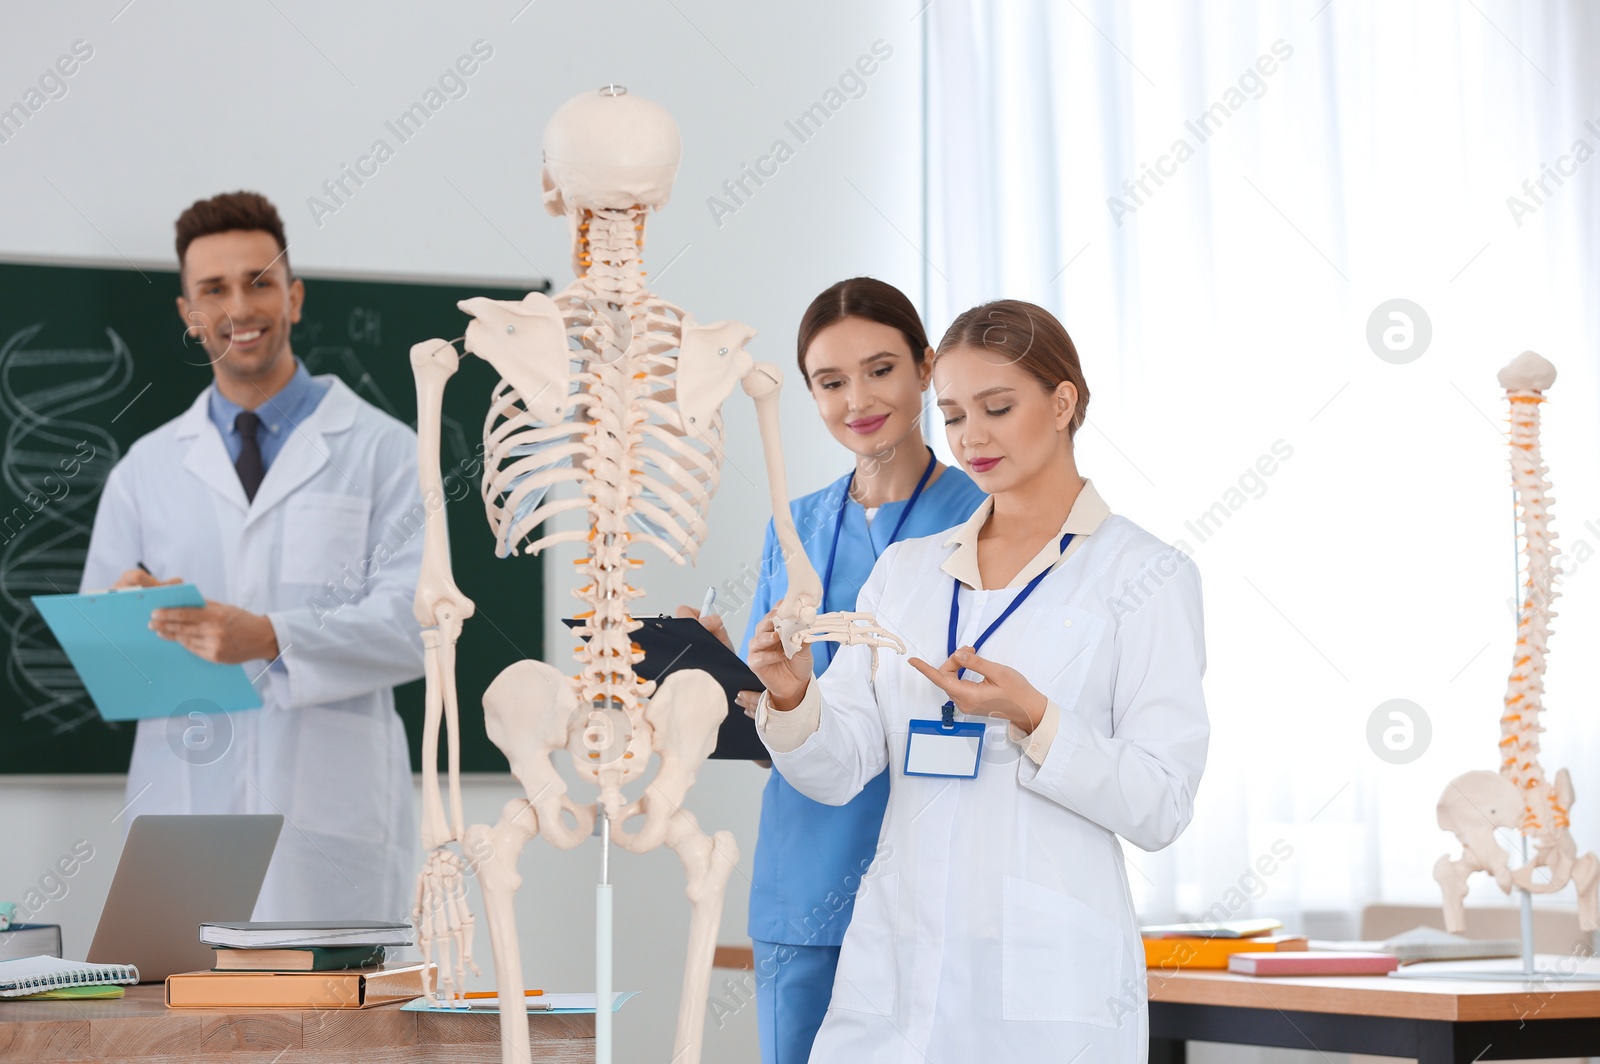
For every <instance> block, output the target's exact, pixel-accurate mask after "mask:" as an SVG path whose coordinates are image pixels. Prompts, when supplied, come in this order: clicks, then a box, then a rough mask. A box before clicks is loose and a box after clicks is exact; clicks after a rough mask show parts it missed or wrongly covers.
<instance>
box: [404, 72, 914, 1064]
mask: <svg viewBox="0 0 1600 1064" xmlns="http://www.w3.org/2000/svg"><path fill="white" fill-rule="evenodd" d="M678 153H679V147H678V129H677V126H676V124H675V123H674V122H673V120H672V117H671V116H670V115H669V114H668V113H667V112H666V111H665V110H664V109H663V108H662V107H661V106H660V105H658V104H655V103H653V102H651V101H649V100H646V99H643V98H641V97H639V96H636V95H629V94H628V92H627V90H626V89H624V88H622V87H621V86H616V85H611V86H607V87H605V88H602V89H600V90H599V91H598V92H591V93H584V94H582V95H580V96H577V97H574V98H573V99H571V100H569V101H568V102H567V103H566V104H564V105H563V106H562V107H561V108H560V109H559V110H558V111H557V112H556V113H555V115H554V116H553V117H552V118H551V120H550V123H549V125H548V126H547V127H546V129H545V135H544V176H543V181H544V202H545V206H546V208H547V209H548V210H549V211H550V213H551V214H554V215H565V216H566V218H567V222H568V226H569V228H570V231H571V234H572V254H573V269H574V272H575V273H576V274H577V275H578V276H577V279H576V280H575V281H573V282H572V284H570V285H568V286H567V287H566V288H565V289H563V290H562V291H560V292H558V293H556V295H555V296H554V297H547V296H544V295H542V294H539V293H530V294H529V295H528V296H526V297H525V298H524V299H522V300H521V301H520V302H504V301H497V300H491V299H486V298H481V297H480V298H474V299H468V300H464V301H462V302H461V303H460V304H459V306H460V307H461V309H462V310H464V311H466V312H467V313H469V314H471V315H472V317H473V320H472V321H471V322H470V323H469V324H468V326H467V330H466V336H465V338H464V339H465V344H464V347H465V350H466V352H467V353H468V354H472V355H476V356H478V357H479V358H482V359H483V360H485V361H486V362H488V363H489V364H490V365H491V366H493V367H494V369H495V371H496V372H497V373H498V374H499V376H500V381H499V383H498V384H496V386H495V388H494V392H493V395H492V396H491V398H490V404H489V412H488V416H487V419H486V420H485V423H484V453H485V458H484V472H483V485H482V488H483V499H484V503H485V506H486V507H487V511H488V519H489V525H490V527H491V529H492V530H493V532H494V536H495V542H496V547H497V550H498V552H499V553H500V555H501V556H503V557H504V556H508V555H515V554H518V553H523V554H534V555H536V554H538V553H539V552H540V551H542V550H544V549H545V548H547V547H550V546H553V545H554V544H557V543H581V544H583V545H584V550H585V554H584V556H583V557H582V558H580V559H578V560H577V561H576V562H575V563H574V564H575V566H576V567H577V571H578V573H579V574H580V580H581V583H582V586H581V587H579V588H578V589H577V590H576V591H575V592H574V594H575V595H576V596H577V598H578V599H579V600H580V601H581V602H582V604H583V605H582V606H581V607H580V610H581V612H579V613H578V617H579V618H580V619H581V620H582V622H583V624H582V626H581V627H579V628H577V629H576V630H575V634H576V635H578V636H581V637H585V641H584V642H581V643H579V645H578V646H577V648H576V650H575V652H574V656H575V657H576V659H577V661H578V666H579V668H578V671H577V673H576V674H575V675H571V676H569V675H565V674H563V673H562V672H561V670H559V669H557V668H556V667H555V666H553V665H549V664H547V663H545V662H542V661H520V662H517V663H515V664H513V665H511V666H510V667H508V668H507V669H505V670H504V671H503V672H501V673H500V675H499V676H498V677H496V679H495V681H494V682H493V683H492V684H490V685H489V688H488V690H487V691H486V692H484V696H483V708H484V714H485V723H486V726H487V730H488V734H489V738H490V739H491V740H493V742H494V743H495V745H496V746H498V747H499V748H500V750H501V751H502V752H503V753H504V754H505V755H506V758H507V760H508V761H509V762H510V763H511V772H512V775H513V776H515V777H516V779H517V780H518V782H520V783H521V784H522V786H523V789H524V791H525V793H526V798H518V799H516V800H514V801H512V802H508V803H507V804H506V806H505V808H504V809H503V810H502V812H501V815H500V819H499V821H498V822H497V823H495V824H493V825H485V824H474V825H471V826H470V827H469V826H467V825H466V824H465V823H464V819H463V815H462V806H461V787H460V779H459V771H458V767H459V757H458V739H457V735H458V726H457V725H458V707H457V700H456V689H455V645H456V640H457V639H458V637H459V636H460V634H461V630H462V627H463V625H464V624H465V622H466V621H467V619H468V618H470V617H471V616H472V613H473V603H472V600H471V599H469V598H467V596H466V595H464V594H463V593H462V592H461V589H460V588H458V587H457V586H456V585H455V582H454V580H453V579H452V576H451V569H450V550H449V540H448V533H447V529H446V523H445V514H444V511H443V508H442V506H432V507H429V508H428V513H427V524H426V533H425V548H424V560H423V563H422V575H421V579H420V581H419V583H418V586H417V596H416V616H417V620H418V621H419V622H420V623H421V624H422V625H423V626H424V631H423V643H424V645H425V647H426V651H427V674H426V688H427V694H426V717H425V723H424V731H423V747H422V761H423V765H422V770H423V819H422V842H423V846H424V848H425V849H426V851H427V862H426V866H425V869H424V871H423V873H422V876H421V877H420V880H419V883H418V887H417V904H416V912H415V914H414V915H415V918H416V921H417V926H418V935H419V940H420V942H421V945H422V949H423V953H424V956H425V957H426V958H429V959H436V960H438V962H439V967H440V985H441V988H442V990H443V992H444V994H445V995H446V996H451V995H453V994H455V993H459V992H460V991H461V990H462V989H463V987H462V984H463V982H464V980H465V972H466V968H467V967H468V966H469V965H472V959H471V941H472V930H473V923H472V919H473V918H472V915H471V912H470V910H469V909H468V907H467V904H466V899H465V896H464V895H465V883H466V872H467V869H468V866H469V864H470V865H471V866H472V868H473V870H474V871H475V872H476V875H477V878H478V881H479V884H480V886H481V889H482V892H483V897H484V907H485V911H486V914H487V917H488V921H489V934H490V941H491V944H492V947H493V951H494V968H495V983H496V986H497V987H498V988H499V989H500V990H501V991H502V992H504V991H511V993H506V994H505V996H504V997H503V998H502V999H501V1009H500V1030H501V1053H502V1059H503V1061H504V1062H505V1064H511V1062H513V1061H520V1060H526V1059H527V1058H528V1020H527V1011H526V1008H525V1005H524V1002H523V1000H522V997H521V995H520V994H519V993H517V992H516V991H517V990H519V989H520V988H521V987H522V985H523V982H522V964H521V959H520V956H519V954H518V948H517V933H516V923H515V920H514V915H513V900H514V896H515V893H516V891H517V889H518V887H519V886H520V885H521V877H520V876H519V875H518V873H517V867H516V866H517V858H518V856H519V854H520V853H521V851H522V847H523V846H524V845H525V844H526V843H527V842H528V841H529V840H530V839H532V838H534V837H535V836H539V837H542V838H544V839H545V840H546V841H547V842H550V843H552V844H553V845H555V846H558V847H560V848H562V849H571V848H573V847H576V846H578V845H579V844H581V843H582V842H584V840H586V839H588V838H590V837H591V836H592V835H593V834H594V831H595V826H596V823H597V822H598V823H599V824H600V826H601V828H602V831H601V842H600V845H601V847H602V867H605V864H604V848H605V847H606V846H607V845H608V843H607V840H608V839H610V840H614V841H615V842H616V843H617V844H618V845H619V846H621V847H622V848H623V849H625V850H627V851H629V852H631V853H644V852H646V851H648V850H652V849H655V848H656V847H658V846H661V845H663V844H665V845H667V846H670V847H671V848H672V849H673V850H674V851H675V852H676V853H677V854H678V857H679V859H680V860H681V861H682V862H683V866H684V869H685V871H686V873H687V875H688V896H689V901H690V903H691V917H690V926H689V952H688V959H687V961H686V962H685V970H684V978H683V993H682V997H681V999H680V1003H679V1010H678V1026H677V1034H676V1036H675V1040H674V1046H673V1055H672V1060H673V1061H674V1062H675V1064H695V1062H696V1061H698V1060H699V1059H700V1048H701V1040H702V1035H703V1032H704V1017H705V1007H706V995H707V993H708V991H709V987H710V980H711V960H712V953H713V951H714V949H715V945H716V933H717V927H718V924H719V921H720V918H721V912H722V900H723V894H724V890H725V888H726V885H727V880H728V875H729V873H730V872H731V871H732V870H733V867H734V865H735V864H736V863H737V861H738V858H739V852H738V847H737V845H736V844H735V842H734V839H733V836H732V835H731V834H730V833H729V832H726V831H719V832H717V833H716V834H715V835H707V834H706V833H705V832H704V831H703V830H702V829H701V828H700V826H699V824H698V822H697V821H696V819H695V817H694V815H693V814H691V813H689V812H688V811H687V810H685V809H683V808H682V807H683V802H684V797H685V795H686V794H687V793H688V791H689V788H690V787H691V786H692V785H693V784H694V780H695V776H696V774H697V773H698V772H699V769H700V766H701V764H702V763H703V762H704V761H705V759H706V758H707V757H708V756H709V755H710V753H711V751H712V749H713V747H714V746H715V744H716V737H717V729H718V726H719V725H720V724H721V722H722V720H723V717H724V716H725V715H726V713H727V699H726V697H725V695H724V694H723V691H722V688H721V687H720V686H719V685H718V684H717V682H716V681H715V680H713V679H712V678H711V677H710V676H709V675H708V674H706V673H704V672H702V671H699V670H693V669H686V670H680V671H677V672H674V673H673V674H672V675H670V676H669V677H668V678H667V679H665V680H663V681H662V682H661V683H660V684H659V685H657V684H655V683H653V682H650V681H646V680H643V679H640V678H639V677H638V676H637V675H636V674H635V673H634V666H635V665H636V664H637V663H638V662H639V661H640V660H642V658H643V655H642V653H641V652H640V650H639V647H638V645H637V644H636V643H634V642H633V641H632V637H631V633H632V632H634V631H635V630H637V629H638V628H639V627H640V622H639V621H636V620H634V619H633V617H632V616H631V615H630V614H629V612H628V608H629V603H630V602H631V601H632V600H633V599H636V598H638V597H639V596H640V595H642V594H643V592H642V591H640V590H639V589H638V588H637V587H635V586H633V584H632V583H631V582H630V577H631V576H632V575H633V573H634V570H635V569H636V568H637V567H638V566H640V565H642V564H643V560H642V559H640V558H637V557H633V556H632V552H633V551H634V550H635V548H641V547H646V546H648V547H652V548H655V549H656V550H657V551H659V552H661V553H662V554H664V555H665V556H666V557H668V558H670V559H671V560H672V561H673V562H674V563H676V564H679V565H683V564H687V563H688V562H690V561H692V560H693V559H694V557H695V555H696V552H697V551H698V550H699V547H700V545H701V543H702V542H703V541H704V539H705V535H706V524H705V517H706V512H707V509H708V507H709V505H710V502H711V496H712V494H713V493H714V492H715V491H716V489H717V485H718V482H719V478H720V471H721V464H722V452H723V438H722V435H723V423H722V414H721V406H722V402H723V400H724V399H726V398H727V397H728V395H729V394H730V393H731V392H732V390H733V388H734V386H735V385H736V384H742V385H743V387H744V390H745V392H746V393H748V394H749V395H750V396H751V397H752V398H753V399H754V400H755V403H756V409H757V415H758V419H759V424H760V430H761V443H762V449H763V451H764V453H765V457H766V465H767V475H768V480H769V487H770V491H771V496H772V507H773V519H774V522H775V526H776V531H777V535H778V537H779V540H780V542H781V543H782V545H783V547H784V551H785V557H786V558H787V559H788V568H789V576H790V581H789V583H790V593H789V595H788V596H787V597H786V598H785V600H784V602H783V604H782V606H781V607H780V608H779V611H778V618H777V625H778V629H779V631H780V632H781V633H782V634H783V637H784V640H785V646H786V648H787V649H788V651H789V653H791V654H793V653H795V652H796V651H798V650H799V648H800V647H801V645H802V644H804V643H810V642H814V641H819V640H827V641H833V642H840V643H864V644H869V645H871V646H873V647H879V646H891V647H894V648H895V649H897V650H902V651H903V649H904V648H903V647H902V646H901V645H900V642H899V640H898V639H896V638H894V637H893V636H892V635H890V634H888V633H886V632H884V631H882V630H881V629H880V628H879V627H878V626H877V624H876V622H875V621H874V619H873V618H871V617H869V616H865V615H861V614H854V613H832V614H826V615H820V616H819V615H818V613H817V607H818V604H819V603H820V601H821V598H822V584H821V581H820V579H819V578H818V576H817V574H816V572H815V571H814V570H812V568H811V566H810V564H809V563H808V562H807V560H806V554H805V551H804V549H803V548H802V546H801V543H800V539H799V536H798V534H797V533H796V531H795V528H794V524H793V521H792V520H791V518H790V513H789V507H788V503H787V499H788V490H787V487H786V485H785V483H784V469H783V457H782V453H781V451H780V449H779V437H778V388H779V387H780V385H781V382H782V375H781V374H780V372H779V371H778V369H777V367H775V366H773V365H770V364H768V363H764V362H756V361H754V360H753V359H752V358H751V356H750V354H749V353H748V352H747V351H746V350H745V344H746V343H748V342H749V340H750V339H751V337H752V336H754V335H755V334H754V331H753V330H752V329H750V328H748V327H747V326H744V325H741V324H739V323H737V322H715V323H712V324H705V325H702V324H700V323H699V322H697V321H695V319H694V317H693V316H692V315H691V314H689V313H688V312H687V311H685V310H683V309H681V308H679V307H676V306H674V305H673V304H671V303H668V302H666V301H665V300H663V299H661V298H659V297H658V296H656V295H655V294H654V293H652V292H651V291H650V290H649V289H648V288H646V287H645V283H644V282H645V271H644V269H643V262H642V259H641V250H642V248H643V245H644V227H645V220H646V217H647V216H648V214H649V212H650V211H652V210H657V209H659V208H661V207H662V206H664V205H665V204H666V202H667V199H668V196H669V195H670V193H671V189H672V180H673V177H674V176H675V175H676V173H677V168H678ZM459 357H460V356H459V355H458V354H457V352H456V350H455V347H454V346H453V345H452V344H451V343H450V342H448V341H444V340H428V341H425V342H423V343H420V344H417V345H415V346H413V347H412V349H411V364H412V367H413V371H414V373H415V376H416V381H417V411H418V414H417V418H418V421H417V437H418V446H419V448H420V457H421V465H420V470H421V473H420V477H421V482H422V483H421V487H422V492H423V497H424V498H425V499H426V498H437V499H439V500H442V499H443V498H444V493H443V483H442V478H441V472H440V457H439V430H440V418H441V404H442V401H443V395H444V388H445V384H446V382H447V381H448V380H449V378H450V377H451V375H453V374H454V373H455V371H456V366H457V363H458V360H459ZM564 484H569V485H572V486H573V487H574V488H575V489H576V490H575V492H574V493H573V494H572V495H571V496H570V497H557V496H556V495H553V494H552V493H551V489H552V488H555V487H557V486H559V485H564ZM573 511H577V512H581V513H583V514H584V515H585V516H586V518H587V520H586V522H585V524H586V527H584V528H582V529H574V530H568V531H554V532H551V531H546V532H545V533H544V534H543V535H541V536H540V537H539V538H537V539H535V538H533V537H534V535H535V533H536V532H537V531H539V530H540V526H541V525H542V524H543V523H544V522H545V521H546V520H547V519H549V518H551V517H554V516H555V515H557V514H561V513H567V512H573ZM441 720H442V721H443V722H444V724H445V725H446V737H447V758H448V766H449V775H448V781H449V802H450V806H449V814H448V816H447V815H446V812H445V805H444V799H443V795H442V794H441V792H440V781H439V774H438V749H439V726H440V723H441ZM562 749H565V750H567V751H569V752H570V755H571V757H572V758H573V761H574V763H575V765H576V767H577V770H578V774H579V776H580V778H582V779H584V780H585V781H588V782H592V783H593V784H594V785H595V786H596V787H597V788H598V791H599V795H598V800H597V801H596V802H594V803H593V804H589V805H582V804H579V803H578V802H577V801H575V800H574V799H573V798H572V797H571V796H569V795H568V793H567V784H566V781H565V780H564V779H563V778H562V777H561V775H560V774H559V773H558V772H557V771H556V768H555V765H554V763H553V762H552V758H553V757H554V756H555V755H556V754H557V753H558V752H559V751H561V750H562ZM652 753H654V754H655V755H656V756H657V757H659V758H660V762H661V764H660V769H659V771H658V772H657V773H656V775H655V777H654V779H653V780H652V781H651V783H650V784H649V786H648V787H646V788H645V790H644V792H643V793H642V794H641V795H640V796H639V797H637V798H635V799H632V800H630V799H629V798H628V797H627V796H626V795H625V794H624V791H623V789H624V787H626V786H627V785H628V784H629V783H631V782H633V781H635V780H637V779H638V778H639V777H640V776H642V775H643V774H644V771H645V769H646V767H647V765H648V763H649V761H650V755H651V754H652ZM635 819H637V820H638V821H639V826H638V827H637V828H635V829H633V830H629V824H630V822H632V821H634V820H635ZM600 891H601V900H600V912H599V914H598V920H597V939H598V943H597V969H598V971H599V978H598V979H597V983H598V984H599V985H598V987H597V989H598V991H599V992H600V994H601V995H602V1001H604V1000H606V998H607V997H608V995H609V992H610V985H609V984H610V977H609V957H610V942H609V928H610V913H609V908H608V906H609V893H608V891H609V887H607V886H602V887H601V888H600ZM474 970H476V967H475V966H474ZM609 1019H610V1013H609V1010H608V1009H607V1008H606V1006H605V1005H604V1004H602V1005H601V1007H600V1010H599V1012H598V1014H597V1021H596V1050H597V1057H598V1059H600V1060H606V1059H609V1053H610V1028H609Z"/></svg>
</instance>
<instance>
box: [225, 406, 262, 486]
mask: <svg viewBox="0 0 1600 1064" xmlns="http://www.w3.org/2000/svg"><path fill="white" fill-rule="evenodd" d="M233 427H234V429H235V430H236V431H237V432H238V433H239V440H240V447H239V460H238V461H236V462H234V463H233V468H234V469H236V470H238V472H239V483H240V484H243V485H244V495H245V498H247V499H249V500H250V501H252V502H254V501H255V497H256V489H257V488H259V487H261V478H262V477H265V476H266V475H267V467H266V464H265V463H264V462H262V461H261V441H260V440H258V439H256V430H257V429H259V428H260V427H261V418H260V417H259V416H258V415H257V414H256V413H255V411H253V410H241V411H240V412H239V416H238V417H236V418H234V419H233Z"/></svg>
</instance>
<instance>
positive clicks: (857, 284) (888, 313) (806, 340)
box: [796, 277, 928, 387]
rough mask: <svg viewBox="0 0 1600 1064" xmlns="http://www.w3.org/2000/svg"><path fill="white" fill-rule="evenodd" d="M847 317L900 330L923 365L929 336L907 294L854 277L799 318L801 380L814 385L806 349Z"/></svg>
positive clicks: (873, 279)
mask: <svg viewBox="0 0 1600 1064" xmlns="http://www.w3.org/2000/svg"><path fill="white" fill-rule="evenodd" d="M845 318H862V319H864V320H866V321H875V322H877V323H878V324H879V325H887V326H889V327H890V328H891V329H899V330H900V334H901V335H902V336H904V337H905V338H906V345H907V346H908V347H910V348H911V359H912V361H913V362H914V363H916V365H918V366H921V365H922V360H923V358H924V357H926V352H927V350H928V333H927V330H925V329H924V328H923V327H922V318H921V317H920V316H919V315H918V314H917V308H916V307H915V306H913V305H912V303H911V300H909V299H907V298H906V294H905V293H904V292H902V291H900V289H898V288H896V287H895V286H894V285H892V284H890V283H888V282H887V281H880V280H878V279H877V278H876V277H852V278H850V279H849V280H848V281H840V282H839V283H838V284H836V285H833V286H832V287H831V288H829V289H827V290H826V291H825V292H823V293H822V294H821V295H819V296H818V297H817V298H815V299H813V300H812V301H811V305H810V306H809V307H807V308H806V312H805V313H804V314H803V315H801V317H800V338H799V344H798V351H797V354H796V357H797V358H798V360H799V362H800V379H801V380H803V381H805V382H806V386H807V387H810V385H811V375H810V374H809V373H807V372H806V350H807V349H808V348H809V347H810V346H811V341H813V340H815V339H816V338H817V334H818V333H819V332H821V331H822V330H823V329H826V328H827V327H828V326H830V325H833V324H834V323H836V322H840V321H843V320H844V319H845Z"/></svg>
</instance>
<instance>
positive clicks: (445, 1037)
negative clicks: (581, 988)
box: [0, 983, 594, 1064]
mask: <svg viewBox="0 0 1600 1064" xmlns="http://www.w3.org/2000/svg"><path fill="white" fill-rule="evenodd" d="M528 1027H529V1029H530V1038H529V1049H530V1055H531V1057H532V1059H533V1060H536V1061H560V1062H563V1064H568V1062H570V1064H579V1062H587V1061H592V1060H593V1059H594V1016H593V1015H592V1014H572V1015H563V1016H550V1015H541V1014H540V1013H537V1012H530V1013H529V1014H528ZM12 1060H17V1061H21V1060H27V1061H49V1062H51V1064H70V1062H78V1061H110V1060H117V1061H133V1062H135V1064H185V1062H187V1061H196V1060H198V1061H221V1060H227V1061H230V1062H238V1064H307V1062H317V1064H321V1062H329V1064H332V1062H339V1064H345V1062H359V1064H366V1062H378V1061H382V1062H385V1064H388V1062H396V1064H402V1062H409V1061H450V1062H451V1064H455V1062H458V1061H459V1062H477V1061H482V1062H484V1064H499V1062H500V1022H499V1017H498V1016H494V1015H469V1016H445V1015H440V1014H438V1013H431V1012H404V1011H402V1010H401V1008H400V1006H399V1005H398V1004H395V1005H379V1006H376V1007H374V1008H370V1009H327V1010H317V1009H305V1010H301V1009H169V1008H167V1006H166V998H165V987H163V986H162V984H160V983H152V984H149V985H145V986H130V987H128V988H127V996H126V997H123V998H121V999H115V1000H105V1001H0V1061H12Z"/></svg>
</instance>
